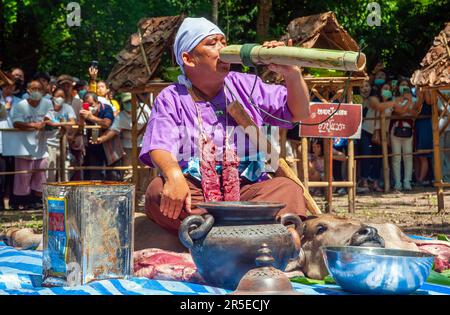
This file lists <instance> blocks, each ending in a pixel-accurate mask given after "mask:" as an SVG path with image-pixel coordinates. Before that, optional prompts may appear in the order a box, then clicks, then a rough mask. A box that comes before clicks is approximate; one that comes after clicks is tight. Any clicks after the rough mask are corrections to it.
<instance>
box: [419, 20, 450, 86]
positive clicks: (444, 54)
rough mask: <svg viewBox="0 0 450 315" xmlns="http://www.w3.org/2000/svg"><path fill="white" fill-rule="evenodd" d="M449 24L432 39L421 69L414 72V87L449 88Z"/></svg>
mask: <svg viewBox="0 0 450 315" xmlns="http://www.w3.org/2000/svg"><path fill="white" fill-rule="evenodd" d="M449 43H450V22H448V23H446V24H445V27H444V29H443V30H442V31H441V32H440V33H439V35H438V36H436V37H435V38H434V41H433V46H431V48H430V50H429V51H428V52H427V54H426V55H425V57H424V58H423V60H422V62H421V63H420V65H421V68H420V69H419V70H416V71H415V72H414V73H413V75H412V77H411V82H412V83H413V84H414V85H419V86H428V87H440V86H450V46H449Z"/></svg>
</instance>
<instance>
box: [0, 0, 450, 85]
mask: <svg viewBox="0 0 450 315" xmlns="http://www.w3.org/2000/svg"><path fill="white" fill-rule="evenodd" d="M69 2H71V1H61V0H39V1H38V0H22V1H20V0H19V1H12V0H2V1H1V2H0V61H3V68H8V67H12V66H21V67H23V68H24V69H25V70H26V72H27V74H30V73H33V72H35V71H36V70H46V71H49V72H50V73H52V74H61V73H70V74H72V75H74V76H78V77H81V78H85V77H86V68H87V67H88V66H89V64H90V62H91V60H93V59H95V60H98V61H99V64H100V76H101V77H103V78H105V77H106V76H107V75H108V73H109V70H110V69H111V68H112V66H113V64H114V63H115V55H116V54H117V53H118V52H119V51H120V50H121V49H122V48H123V46H124V45H125V42H126V40H127V39H128V37H129V36H130V34H131V33H134V32H136V29H137V23H138V21H139V20H140V19H141V18H144V17H153V16H165V15H176V14H180V13H181V12H184V13H186V14H188V15H190V16H205V17H207V18H210V16H211V3H210V1H209V0H153V1H149V0H147V1H137V0H136V1H131V0H130V1H119V0H109V1H100V0H78V1H77V2H78V3H79V4H80V6H81V18H82V21H81V26H80V27H77V26H73V27H69V26H68V25H67V22H66V16H67V14H68V11H67V10H66V7H67V4H68V3H69ZM369 2H372V1H362V0H340V1H329V0H272V11H271V16H270V25H269V35H270V36H271V37H272V38H279V37H280V36H281V35H282V34H283V33H284V32H285V29H286V26H287V24H288V23H289V21H290V20H292V19H294V18H296V17H300V16H305V15H310V14H317V13H320V12H326V11H329V10H332V11H334V12H335V13H336V15H337V18H338V20H339V22H340V23H341V24H342V25H343V26H344V28H345V29H346V30H347V31H348V32H349V33H350V34H351V35H352V36H353V37H354V38H355V39H356V41H360V40H361V39H363V40H364V41H365V43H366V44H367V47H366V48H365V50H364V52H365V53H366V55H367V56H368V60H369V66H370V65H372V64H374V63H375V62H377V61H378V60H380V59H382V60H384V61H385V62H386V64H387V67H388V68H389V69H391V70H392V71H393V72H394V73H402V74H405V75H409V74H410V73H411V72H412V71H413V70H414V69H416V68H417V67H418V64H419V62H420V60H421V59H422V57H423V56H424V55H425V53H426V51H427V50H428V48H429V47H430V45H431V43H432V41H433V38H434V36H436V35H437V34H438V32H439V31H440V29H442V27H443V25H444V23H445V22H447V21H448V20H449V18H448V12H450V0H396V1H394V0H378V1H377V2H378V3H379V4H380V6H381V25H380V26H369V25H368V23H367V15H368V14H369V11H368V9H367V4H368V3H369ZM257 17H258V1H257V0H252V1H246V0H245V1H244V0H221V1H220V3H219V25H220V26H221V28H222V29H223V30H224V32H225V33H226V34H227V36H228V38H229V42H232V43H245V42H255V41H256V22H257ZM167 56H168V55H167ZM164 64H167V62H165V63H164Z"/></svg>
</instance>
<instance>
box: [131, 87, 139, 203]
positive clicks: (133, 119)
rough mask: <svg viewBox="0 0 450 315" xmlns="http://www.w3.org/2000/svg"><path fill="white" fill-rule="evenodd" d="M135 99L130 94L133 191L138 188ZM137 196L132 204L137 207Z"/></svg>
mask: <svg viewBox="0 0 450 315" xmlns="http://www.w3.org/2000/svg"><path fill="white" fill-rule="evenodd" d="M137 109H138V104H137V98H136V94H135V93H132V94H131V165H132V167H133V174H132V183H133V184H134V187H135V189H137V187H138V180H139V178H138V148H137V138H138V122H137ZM137 198H138V196H137V194H136V193H135V194H134V204H135V205H137V204H138V203H137V200H138V199H137Z"/></svg>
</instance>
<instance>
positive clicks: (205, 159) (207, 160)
mask: <svg viewBox="0 0 450 315" xmlns="http://www.w3.org/2000/svg"><path fill="white" fill-rule="evenodd" d="M200 173H201V174H202V189H203V196H204V197H205V201H206V202H209V201H222V200H223V196H222V191H221V190H220V176H219V174H217V172H216V145H215V144H214V142H213V140H212V139H211V138H209V137H208V138H207V139H203V140H201V142H200Z"/></svg>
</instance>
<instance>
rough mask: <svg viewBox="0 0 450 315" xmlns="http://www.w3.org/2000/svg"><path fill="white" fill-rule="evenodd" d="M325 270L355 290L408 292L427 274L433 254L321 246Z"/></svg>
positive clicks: (417, 286)
mask: <svg viewBox="0 0 450 315" xmlns="http://www.w3.org/2000/svg"><path fill="white" fill-rule="evenodd" d="M321 249H322V254H323V257H324V260H325V264H326V266H327V268H328V271H329V272H330V274H331V275H332V276H333V278H334V280H335V281H336V282H337V283H338V284H339V285H340V286H341V287H342V289H344V290H345V291H349V292H352V293H358V294H410V293H412V292H414V291H416V290H417V289H419V288H420V287H421V286H422V284H423V283H424V282H425V281H426V279H427V278H428V275H429V273H430V270H431V267H432V265H433V260H434V256H433V255H430V254H425V253H421V252H414V251H408V250H398V249H386V248H376V247H356V246H329V247H322V248H321Z"/></svg>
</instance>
